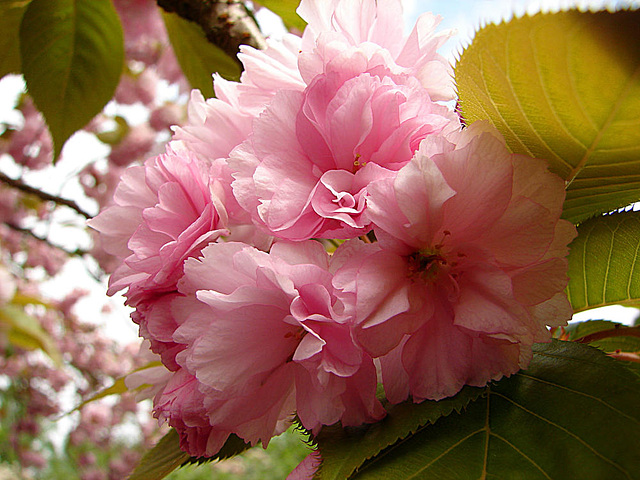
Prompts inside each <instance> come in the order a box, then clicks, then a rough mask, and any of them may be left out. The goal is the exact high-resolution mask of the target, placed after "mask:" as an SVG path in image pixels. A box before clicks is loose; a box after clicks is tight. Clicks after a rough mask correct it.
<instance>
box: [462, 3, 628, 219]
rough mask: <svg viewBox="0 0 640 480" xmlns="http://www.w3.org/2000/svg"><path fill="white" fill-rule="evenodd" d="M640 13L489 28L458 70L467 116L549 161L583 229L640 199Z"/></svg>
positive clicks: (580, 15)
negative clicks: (602, 215) (486, 122)
mask: <svg viewBox="0 0 640 480" xmlns="http://www.w3.org/2000/svg"><path fill="white" fill-rule="evenodd" d="M638 52H640V10H635V11H620V12H615V13H609V12H598V13H590V12H578V11H567V12H559V13H554V14H538V15H535V16H533V17H528V16H525V17H522V18H514V19H513V20H511V21H509V22H505V23H501V24H500V25H489V26H486V27H484V28H482V29H481V30H480V31H479V32H478V33H477V34H476V36H475V38H474V40H473V42H472V43H471V45H470V46H469V47H468V48H467V49H466V50H465V51H464V53H463V54H462V56H461V58H460V61H459V62H458V65H457V67H456V83H457V85H458V92H459V95H460V104H461V108H462V113H463V116H464V117H465V118H466V119H467V120H468V121H469V122H471V121H475V120H478V119H489V120H490V121H491V122H492V123H493V124H494V125H495V126H496V127H497V128H498V130H500V131H501V132H502V134H503V135H504V136H505V139H506V141H507V144H508V146H509V147H510V148H511V150H512V151H514V152H517V153H524V154H528V155H531V156H534V157H538V158H544V159H546V160H548V161H549V163H550V168H551V170H552V171H553V172H555V173H557V174H558V175H560V176H561V177H562V178H563V179H565V180H566V181H567V183H568V185H567V198H566V201H565V206H564V213H563V216H564V218H567V219H568V220H571V221H573V222H579V221H581V220H584V219H585V218H588V217H591V216H594V215H596V214H598V213H602V212H607V211H611V210H614V209H616V208H618V207H621V206H624V205H628V204H630V203H633V202H635V201H637V200H638V199H640V115H638V112H639V111H640V55H639V54H638Z"/></svg>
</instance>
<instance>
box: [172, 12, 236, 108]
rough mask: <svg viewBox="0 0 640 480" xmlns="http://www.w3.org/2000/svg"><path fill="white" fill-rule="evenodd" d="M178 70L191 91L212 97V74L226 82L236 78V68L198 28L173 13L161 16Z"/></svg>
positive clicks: (233, 62)
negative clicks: (192, 89)
mask: <svg viewBox="0 0 640 480" xmlns="http://www.w3.org/2000/svg"><path fill="white" fill-rule="evenodd" d="M162 18H164V24H165V26H166V27H167V33H168V34H169V40H171V46H172V47H173V51H174V52H175V54H176V58H177V59H178V63H179V64H180V68H182V72H183V73H184V75H185V77H187V80H189V83H190V84H191V86H192V87H193V88H197V89H199V90H200V91H201V92H202V94H203V95H204V96H205V98H210V97H213V78H212V75H213V73H215V72H217V73H219V74H220V75H221V76H223V77H224V78H227V79H229V80H238V79H239V78H240V66H239V65H238V63H237V62H236V61H235V60H234V59H232V58H231V57H229V55H227V54H226V53H224V52H223V51H222V50H220V49H219V48H218V47H216V46H215V45H213V44H212V43H210V42H209V41H208V40H207V37H205V35H204V32H203V31H202V28H201V27H200V26H199V25H197V24H195V23H193V22H190V21H188V20H185V19H184V18H182V17H180V16H178V15H176V14H175V13H167V12H163V13H162Z"/></svg>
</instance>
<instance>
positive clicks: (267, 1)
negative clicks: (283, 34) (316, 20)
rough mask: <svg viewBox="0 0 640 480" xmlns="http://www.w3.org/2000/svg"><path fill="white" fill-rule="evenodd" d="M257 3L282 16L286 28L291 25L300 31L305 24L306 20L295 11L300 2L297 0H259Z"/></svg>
mask: <svg viewBox="0 0 640 480" xmlns="http://www.w3.org/2000/svg"><path fill="white" fill-rule="evenodd" d="M258 3H260V5H262V6H263V7H267V8H268V9H269V10H271V11H272V12H273V13H275V14H276V15H278V16H279V17H280V18H282V21H283V22H284V24H285V25H286V26H287V27H288V28H292V27H293V28H296V29H297V30H299V31H300V32H302V31H303V30H304V27H306V26H307V22H305V21H304V20H303V19H302V18H300V15H298V14H297V13H296V9H297V8H298V5H299V4H300V1H299V0H260V2H258Z"/></svg>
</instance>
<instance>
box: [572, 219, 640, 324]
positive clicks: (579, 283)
mask: <svg viewBox="0 0 640 480" xmlns="http://www.w3.org/2000/svg"><path fill="white" fill-rule="evenodd" d="M569 278H570V280H569V286H568V288H567V293H568V295H569V300H570V301H571V305H572V306H573V310H574V312H580V311H583V310H588V309H590V308H596V307H603V306H606V305H627V306H636V305H638V304H640V212H623V213H616V214H611V215H605V216H602V217H596V218H592V219H590V220H588V221H586V222H584V223H583V224H581V225H580V226H579V227H578V236H577V237H576V239H575V240H574V241H573V242H572V243H571V251H570V253H569Z"/></svg>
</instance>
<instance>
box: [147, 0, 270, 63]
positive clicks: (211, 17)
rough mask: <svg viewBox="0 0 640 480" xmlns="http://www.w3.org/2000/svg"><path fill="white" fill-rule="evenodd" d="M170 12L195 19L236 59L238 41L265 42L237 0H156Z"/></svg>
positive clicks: (258, 45)
mask: <svg viewBox="0 0 640 480" xmlns="http://www.w3.org/2000/svg"><path fill="white" fill-rule="evenodd" d="M157 1H158V5H159V6H160V7H162V8H163V9H164V10H165V11H167V12H169V13H176V14H178V15H179V16H181V17H182V18H184V19H186V20H189V21H191V22H195V23H197V24H198V25H200V26H201V27H202V30H203V31H204V34H205V36H206V37H207V40H209V42H211V43H212V44H214V45H215V46H217V47H219V48H220V49H222V50H223V51H224V52H225V53H226V54H227V55H229V56H230V57H231V58H233V59H234V60H236V62H238V63H239V61H238V57H237V54H238V50H239V47H240V45H251V46H252V47H255V48H261V49H262V48H265V47H266V42H265V39H264V36H263V35H262V32H260V29H259V28H258V25H257V24H256V22H255V21H254V19H253V18H252V17H251V15H250V14H249V13H248V11H247V8H246V7H245V5H244V4H243V2H241V1H238V0H157Z"/></svg>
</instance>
